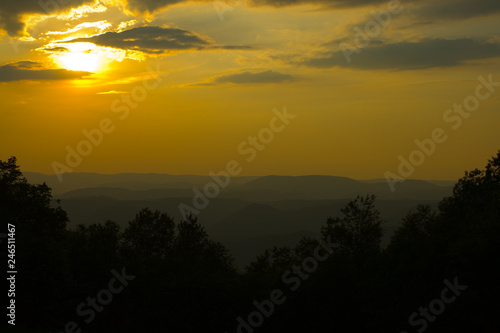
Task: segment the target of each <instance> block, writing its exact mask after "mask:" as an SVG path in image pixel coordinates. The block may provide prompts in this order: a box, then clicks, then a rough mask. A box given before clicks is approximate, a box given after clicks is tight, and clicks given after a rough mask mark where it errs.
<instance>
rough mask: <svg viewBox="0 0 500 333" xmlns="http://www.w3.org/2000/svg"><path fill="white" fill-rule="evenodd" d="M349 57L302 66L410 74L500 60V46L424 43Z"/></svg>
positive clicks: (444, 41)
mask: <svg viewBox="0 0 500 333" xmlns="http://www.w3.org/2000/svg"><path fill="white" fill-rule="evenodd" d="M358 50H359V51H360V52H359V53H352V54H350V55H349V57H350V59H351V62H350V63H349V61H348V59H347V58H346V56H345V54H344V52H343V51H337V52H332V53H329V54H326V55H322V56H319V57H316V58H311V59H307V60H305V61H302V62H301V63H302V64H304V65H307V66H310V67H319V68H330V67H350V68H357V69H388V70H410V69H425V68H433V67H451V66H457V65H460V64H461V63H463V62H464V61H468V60H480V59H488V58H494V57H499V56H500V44H496V43H487V42H479V41H476V40H473V39H465V38H464V39H423V40H421V41H418V42H398V43H391V44H383V45H376V46H371V47H366V48H361V49H358Z"/></svg>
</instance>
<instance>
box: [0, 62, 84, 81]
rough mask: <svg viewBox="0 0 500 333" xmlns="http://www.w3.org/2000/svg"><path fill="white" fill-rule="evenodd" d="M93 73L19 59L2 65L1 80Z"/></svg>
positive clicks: (78, 77) (76, 75) (71, 77)
mask: <svg viewBox="0 0 500 333" xmlns="http://www.w3.org/2000/svg"><path fill="white" fill-rule="evenodd" d="M90 74H92V73H89V72H82V71H68V70H66V69H45V68H43V66H41V64H40V63H37V62H34V61H19V62H15V63H10V64H6V65H2V66H0V82H12V81H22V80H33V81H39V80H71V79H80V78H82V77H84V76H88V75H90Z"/></svg>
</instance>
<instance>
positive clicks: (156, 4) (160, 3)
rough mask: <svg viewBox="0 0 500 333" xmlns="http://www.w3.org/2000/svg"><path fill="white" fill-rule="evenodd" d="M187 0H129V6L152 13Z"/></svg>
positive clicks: (135, 9) (133, 9)
mask: <svg viewBox="0 0 500 333" xmlns="http://www.w3.org/2000/svg"><path fill="white" fill-rule="evenodd" d="M186 1H187V0H128V1H127V3H128V8H129V9H130V10H132V11H135V12H140V13H146V12H149V13H152V12H154V11H157V10H159V9H161V8H164V7H168V6H170V5H175V4H177V3H180V2H186ZM207 2H208V1H207Z"/></svg>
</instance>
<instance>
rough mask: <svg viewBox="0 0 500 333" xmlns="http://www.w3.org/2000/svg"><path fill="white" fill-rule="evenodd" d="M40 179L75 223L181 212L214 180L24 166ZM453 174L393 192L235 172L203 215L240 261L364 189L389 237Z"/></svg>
mask: <svg viewBox="0 0 500 333" xmlns="http://www.w3.org/2000/svg"><path fill="white" fill-rule="evenodd" d="M25 176H26V178H27V179H28V180H29V181H30V182H33V183H41V182H46V183H47V184H48V185H49V186H50V187H52V188H53V189H54V191H53V193H54V198H55V199H60V200H61V205H62V207H63V208H64V209H65V210H66V211H67V212H68V215H69V217H70V220H71V224H70V227H71V226H76V225H77V224H91V223H98V222H104V221H106V220H113V221H115V222H117V223H119V224H120V225H121V226H122V227H124V226H126V225H127V223H128V221H130V220H131V219H133V218H134V216H135V214H136V213H137V212H138V211H139V210H140V209H142V208H144V207H149V208H151V209H159V210H161V211H163V212H167V213H168V214H169V215H171V216H172V217H173V218H174V219H176V220H179V219H181V214H180V212H179V209H178V206H179V204H181V203H184V204H187V205H190V206H192V201H193V196H194V193H193V188H195V187H197V188H199V189H200V190H201V191H203V187H204V185H205V184H207V183H208V182H212V181H213V180H212V179H211V178H210V177H208V176H190V175H180V176H176V175H162V174H133V173H131V174H125V173H124V174H116V175H102V174H92V173H74V174H65V175H64V181H63V182H59V181H58V180H57V178H56V176H53V175H44V174H39V173H31V172H27V173H25ZM452 185H453V184H452V183H451V182H448V181H424V180H406V181H405V182H403V183H398V184H397V185H396V191H395V192H394V193H393V192H391V191H390V189H389V187H388V186H387V183H386V182H385V180H384V179H374V180H363V181H358V180H354V179H350V178H346V177H334V176H314V175H312V176H264V177H233V178H231V181H230V184H229V186H228V187H227V188H225V189H224V190H222V191H221V193H220V195H218V196H217V197H215V198H213V199H209V205H208V206H207V207H206V208H205V209H204V210H202V211H201V212H200V214H199V216H198V218H199V220H200V222H201V223H202V224H203V225H205V227H206V228H207V231H208V232H209V234H210V235H211V237H212V238H213V239H215V240H218V241H221V242H222V243H224V244H225V245H226V246H228V247H229V248H230V250H231V251H232V253H233V254H234V256H235V257H236V260H237V263H239V264H240V265H245V264H248V263H249V261H251V260H253V259H254V258H255V256H256V255H258V254H260V253H262V251H263V250H264V249H265V248H266V246H267V245H269V246H271V245H276V244H277V245H294V244H295V243H296V242H297V241H298V240H299V239H300V238H301V237H302V236H314V235H317V234H318V233H319V230H320V228H321V226H322V225H324V224H325V222H326V220H327V218H328V217H334V216H339V214H340V209H341V208H342V207H344V206H345V204H347V203H348V202H349V201H350V200H352V199H354V198H355V197H356V196H357V195H358V194H359V195H366V194H375V195H377V201H376V206H377V208H378V209H379V210H380V212H381V215H382V218H383V219H384V220H386V223H385V224H384V226H383V227H384V230H385V235H384V244H386V243H387V241H388V239H389V237H390V236H391V235H392V233H393V232H394V230H395V229H396V228H397V226H398V225H399V224H400V222H401V219H402V218H403V217H404V216H405V215H406V214H407V213H408V211H409V210H410V209H412V208H415V207H416V206H417V205H418V204H422V203H424V204H431V205H435V204H437V202H438V201H439V200H441V199H442V198H443V197H445V196H448V195H451V193H452Z"/></svg>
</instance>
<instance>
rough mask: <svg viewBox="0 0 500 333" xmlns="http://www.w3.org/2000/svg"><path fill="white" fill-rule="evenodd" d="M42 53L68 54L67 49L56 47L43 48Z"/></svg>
mask: <svg viewBox="0 0 500 333" xmlns="http://www.w3.org/2000/svg"><path fill="white" fill-rule="evenodd" d="M42 51H46V52H54V53H58V52H69V49H67V48H65V47H62V46H56V47H49V48H44V49H42Z"/></svg>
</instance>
